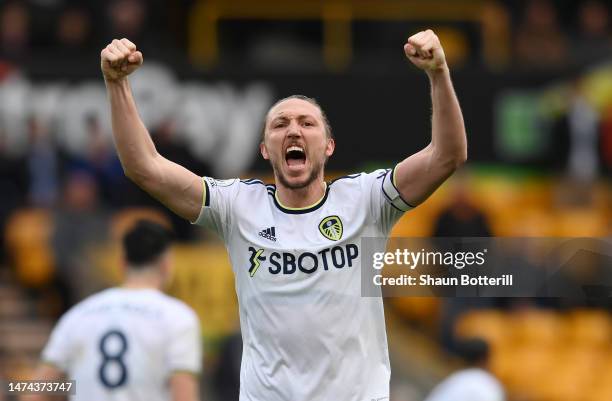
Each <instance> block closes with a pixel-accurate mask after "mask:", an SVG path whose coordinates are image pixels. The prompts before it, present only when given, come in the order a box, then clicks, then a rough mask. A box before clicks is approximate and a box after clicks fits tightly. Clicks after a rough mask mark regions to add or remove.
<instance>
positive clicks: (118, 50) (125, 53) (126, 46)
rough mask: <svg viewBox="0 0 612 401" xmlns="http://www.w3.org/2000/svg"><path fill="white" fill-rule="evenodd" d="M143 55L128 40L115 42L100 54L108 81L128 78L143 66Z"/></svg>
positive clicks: (103, 71) (103, 72)
mask: <svg viewBox="0 0 612 401" xmlns="http://www.w3.org/2000/svg"><path fill="white" fill-rule="evenodd" d="M142 61H143V58H142V53H141V52H139V51H137V50H136V45H135V44H134V43H132V42H130V41H129V40H127V39H121V40H117V39H115V40H113V41H112V42H111V43H110V44H109V45H108V46H106V47H105V48H104V49H102V52H101V53H100V67H101V68H102V74H104V79H105V80H106V81H117V80H120V79H122V78H125V77H127V76H128V75H130V74H131V73H132V72H134V71H135V70H136V69H137V68H138V67H140V66H141V65H142Z"/></svg>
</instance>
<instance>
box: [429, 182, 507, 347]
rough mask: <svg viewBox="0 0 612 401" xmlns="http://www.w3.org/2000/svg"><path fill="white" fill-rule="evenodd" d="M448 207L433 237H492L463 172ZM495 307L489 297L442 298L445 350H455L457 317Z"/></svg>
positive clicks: (436, 224)
mask: <svg viewBox="0 0 612 401" xmlns="http://www.w3.org/2000/svg"><path fill="white" fill-rule="evenodd" d="M449 199H450V202H449V206H448V207H447V208H446V209H445V210H443V211H442V213H440V215H439V216H438V219H437V221H435V222H434V227H435V228H434V232H433V236H434V237H490V236H491V235H492V233H491V228H490V226H489V222H488V220H487V217H486V215H485V214H484V213H483V212H482V211H481V210H480V209H479V208H478V207H477V206H476V205H475V204H474V203H473V201H472V200H471V199H470V195H469V186H468V176H467V173H466V172H465V171H464V172H462V173H460V174H458V175H456V176H455V177H454V180H453V189H452V193H451V195H450V196H449ZM494 304H495V301H494V300H493V299H489V298H444V301H443V304H442V313H441V323H440V336H441V342H442V344H443V345H444V346H445V347H446V348H447V349H448V350H454V349H455V347H456V344H455V338H454V332H453V328H454V327H455V322H456V320H457V319H458V317H459V316H461V315H462V314H463V313H464V312H465V311H467V310H470V309H473V308H486V307H490V306H492V305H494Z"/></svg>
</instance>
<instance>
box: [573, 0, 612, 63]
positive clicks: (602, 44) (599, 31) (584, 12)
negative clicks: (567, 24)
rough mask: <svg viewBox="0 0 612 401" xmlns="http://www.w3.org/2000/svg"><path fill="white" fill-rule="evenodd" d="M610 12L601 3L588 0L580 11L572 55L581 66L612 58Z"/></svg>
mask: <svg viewBox="0 0 612 401" xmlns="http://www.w3.org/2000/svg"><path fill="white" fill-rule="evenodd" d="M611 51H612V37H611V36H610V11H609V9H608V7H607V6H606V5H605V4H603V3H602V2H601V1H597V0H588V1H585V2H583V3H581V4H580V6H579V10H578V32H577V36H576V38H575V40H574V43H573V46H572V55H573V57H574V58H575V59H576V61H577V63H578V64H579V65H587V64H590V63H593V62H597V61H602V60H605V59H609V58H610V57H611Z"/></svg>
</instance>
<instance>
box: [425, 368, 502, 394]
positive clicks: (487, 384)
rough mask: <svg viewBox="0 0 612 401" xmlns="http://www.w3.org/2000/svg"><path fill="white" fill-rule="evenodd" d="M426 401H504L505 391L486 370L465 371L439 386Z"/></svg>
mask: <svg viewBox="0 0 612 401" xmlns="http://www.w3.org/2000/svg"><path fill="white" fill-rule="evenodd" d="M425 401H504V390H503V387H502V386H501V384H500V383H499V381H498V380H497V379H496V378H495V377H494V376H493V375H492V374H490V373H489V372H487V371H486V370H483V369H478V368H472V369H464V370H461V371H459V372H456V373H453V374H452V375H450V376H449V377H448V378H447V379H445V380H444V381H443V382H442V383H440V384H438V386H436V387H435V388H434V389H433V391H432V392H431V394H430V395H429V397H427V399H426V400H425Z"/></svg>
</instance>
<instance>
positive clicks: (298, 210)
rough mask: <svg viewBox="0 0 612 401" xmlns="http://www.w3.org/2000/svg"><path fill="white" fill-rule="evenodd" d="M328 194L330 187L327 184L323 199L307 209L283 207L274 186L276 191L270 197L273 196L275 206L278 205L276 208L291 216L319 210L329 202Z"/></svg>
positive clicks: (306, 207)
mask: <svg viewBox="0 0 612 401" xmlns="http://www.w3.org/2000/svg"><path fill="white" fill-rule="evenodd" d="M328 194H329V185H328V184H327V183H325V193H324V194H323V196H322V197H321V199H319V200H318V201H316V202H315V203H314V204H312V205H310V206H305V207H288V206H283V204H282V203H281V202H280V200H279V199H278V193H277V192H276V186H274V191H271V193H270V195H272V199H274V205H276V207H277V208H278V209H279V210H280V211H281V212H284V213H289V214H303V213H309V212H313V211H315V210H317V209H318V208H320V207H321V206H323V204H324V203H325V201H326V200H327V196H328Z"/></svg>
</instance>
